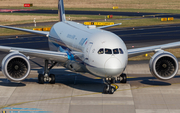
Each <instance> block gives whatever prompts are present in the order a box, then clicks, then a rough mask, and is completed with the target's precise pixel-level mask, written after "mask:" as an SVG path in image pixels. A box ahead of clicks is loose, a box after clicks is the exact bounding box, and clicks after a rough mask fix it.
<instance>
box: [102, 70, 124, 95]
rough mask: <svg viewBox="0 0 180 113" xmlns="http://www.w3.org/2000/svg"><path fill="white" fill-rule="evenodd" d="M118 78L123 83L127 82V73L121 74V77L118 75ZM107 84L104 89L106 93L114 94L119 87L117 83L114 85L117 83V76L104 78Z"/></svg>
mask: <svg viewBox="0 0 180 113" xmlns="http://www.w3.org/2000/svg"><path fill="white" fill-rule="evenodd" d="M117 80H118V81H120V82H121V83H126V81H127V77H126V74H124V73H123V74H121V75H120V76H119V77H117ZM104 82H105V86H104V89H103V93H104V94H113V93H114V92H115V91H116V90H117V89H118V86H117V85H113V83H115V78H106V79H104Z"/></svg>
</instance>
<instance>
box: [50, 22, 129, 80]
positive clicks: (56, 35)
mask: <svg viewBox="0 0 180 113" xmlns="http://www.w3.org/2000/svg"><path fill="white" fill-rule="evenodd" d="M49 47H50V50H52V51H61V52H63V51H64V50H65V51H66V52H67V54H68V55H69V56H72V55H71V54H72V53H74V52H79V53H82V54H81V55H76V54H74V55H73V58H69V60H75V61H77V62H81V63H82V64H83V65H84V66H85V67H86V69H87V70H88V71H89V72H91V73H93V74H95V75H97V76H100V77H116V76H119V75H120V74H121V73H122V72H123V71H124V70H125V67H126V65H127V60H128V54H127V48H126V46H125V44H124V42H123V41H122V40H121V38H120V37H119V36H117V35H115V34H113V33H111V32H108V31H105V30H102V29H98V28H94V26H85V25H83V24H79V23H76V22H71V21H65V22H58V23H56V24H55V25H54V26H53V27H52V28H51V30H50V33H49Z"/></svg>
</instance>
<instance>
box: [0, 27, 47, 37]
mask: <svg viewBox="0 0 180 113" xmlns="http://www.w3.org/2000/svg"><path fill="white" fill-rule="evenodd" d="M0 27H2V28H7V29H13V30H18V31H24V32H28V33H33V34H37V35H41V36H45V37H48V36H49V32H47V31H36V30H30V29H23V28H17V27H10V26H2V25H0Z"/></svg>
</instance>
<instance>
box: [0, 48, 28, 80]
mask: <svg viewBox="0 0 180 113" xmlns="http://www.w3.org/2000/svg"><path fill="white" fill-rule="evenodd" d="M2 72H3V74H4V75H5V77H7V78H8V79H9V80H11V81H21V80H24V79H25V78H26V77H27V76H28V75H29V73H30V63H29V60H28V59H27V57H26V56H25V55H23V54H22V53H19V52H12V53H10V54H8V55H7V56H5V57H4V59H3V61H2Z"/></svg>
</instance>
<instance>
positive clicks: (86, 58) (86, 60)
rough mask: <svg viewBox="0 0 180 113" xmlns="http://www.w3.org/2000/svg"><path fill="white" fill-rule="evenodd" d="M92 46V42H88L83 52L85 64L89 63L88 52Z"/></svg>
mask: <svg viewBox="0 0 180 113" xmlns="http://www.w3.org/2000/svg"><path fill="white" fill-rule="evenodd" d="M92 45H93V43H92V42H89V43H88V46H87V48H86V50H85V53H86V54H85V62H89V60H90V59H89V54H90V51H91V47H92Z"/></svg>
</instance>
